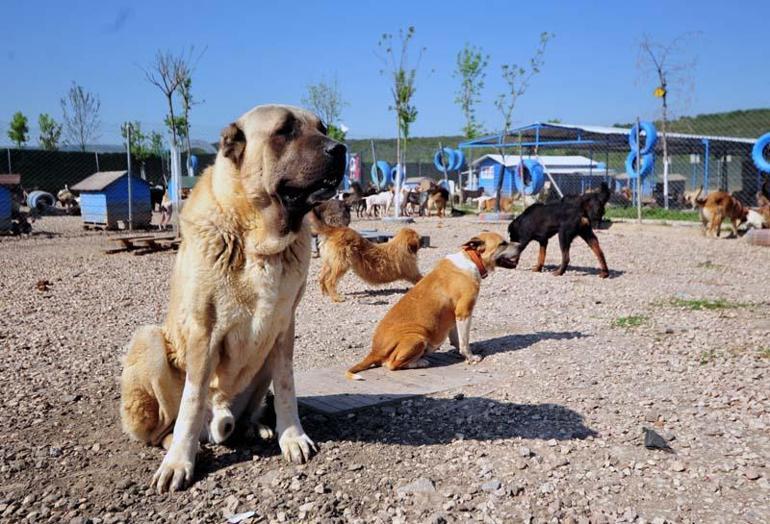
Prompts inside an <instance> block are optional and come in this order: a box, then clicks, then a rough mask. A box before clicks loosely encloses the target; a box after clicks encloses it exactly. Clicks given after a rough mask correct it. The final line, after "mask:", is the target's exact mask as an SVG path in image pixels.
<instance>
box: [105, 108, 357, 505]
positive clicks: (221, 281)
mask: <svg viewBox="0 0 770 524" xmlns="http://www.w3.org/2000/svg"><path fill="white" fill-rule="evenodd" d="M344 170H345V146H343V145H342V144H340V143H339V142H336V141H334V140H332V139H330V138H328V137H327V136H326V128H325V127H324V125H323V124H322V123H321V121H320V120H319V119H318V117H316V116H315V115H313V114H312V113H309V112H307V111H305V110H302V109H299V108H294V107H289V106H275V105H270V106H258V107H256V108H254V109H252V110H251V111H249V112H248V113H246V114H244V115H242V116H241V117H240V118H239V119H238V120H236V121H235V122H233V123H232V124H230V125H229V126H228V127H226V128H225V129H224V130H223V131H222V136H221V140H220V148H219V152H218V153H217V157H216V161H215V163H214V165H213V166H212V167H211V168H209V169H207V170H206V172H205V173H204V175H203V176H202V177H201V178H200V180H199V181H198V183H197V184H195V188H194V189H193V190H192V194H191V195H190V198H189V199H188V200H187V202H186V203H185V206H184V209H183V210H182V212H181V216H180V218H181V220H180V222H181V224H182V226H181V227H182V243H181V244H180V246H179V252H178V254H177V256H176V261H175V264H174V270H173V274H172V279H171V297H170V301H169V306H168V313H167V316H166V321H165V323H164V324H163V326H162V327H161V326H144V327H141V328H139V329H138V330H137V331H136V333H135V334H134V337H133V338H132V340H131V342H130V343H129V346H128V352H127V354H126V356H125V358H124V360H123V373H122V376H121V399H120V400H121V402H120V415H121V420H122V423H123V429H124V430H125V431H126V433H128V434H129V435H130V436H131V437H132V438H134V439H136V440H138V441H140V442H143V443H146V444H150V445H159V444H164V445H165V446H167V447H168V452H167V453H166V455H165V457H164V458H163V462H162V463H161V464H160V467H159V468H158V470H157V471H156V473H155V475H154V476H153V479H152V486H154V487H155V488H156V489H157V491H158V492H160V493H163V492H165V491H175V490H178V489H182V488H184V487H185V486H186V485H188V484H189V483H190V482H192V480H193V473H194V469H195V460H196V455H197V452H198V442H199V440H201V439H203V440H209V441H212V442H215V443H221V442H223V441H225V440H226V439H227V438H228V437H229V436H230V435H231V434H232V432H233V430H234V429H235V425H236V423H240V421H242V422H243V423H244V424H249V423H252V424H253V423H254V422H256V421H257V420H258V419H259V412H260V410H261V406H262V405H263V400H264V398H265V394H266V393H267V390H268V388H269V387H270V386H271V384H272V388H273V392H274V395H275V396H274V398H275V414H276V426H275V428H276V434H277V437H278V445H279V446H280V448H281V451H282V453H283V455H284V457H285V458H286V459H288V460H290V461H291V462H294V463H302V462H305V461H306V460H307V459H308V458H309V457H310V456H311V454H312V451H313V450H314V449H315V444H314V443H313V441H312V440H310V438H309V437H308V436H307V435H306V434H305V431H304V429H303V428H302V424H301V422H300V420H299V415H298V413H297V398H296V393H295V389H294V371H293V364H292V362H293V361H292V358H293V357H292V355H293V352H294V326H295V313H296V309H297V305H298V304H299V301H300V299H301V298H302V294H303V292H304V290H305V284H306V281H307V270H308V266H309V264H310V228H309V227H308V225H307V224H306V221H305V215H307V213H308V211H310V210H311V209H312V207H313V206H314V205H315V204H317V203H318V202H321V201H323V200H326V199H328V198H330V197H332V196H333V195H334V193H335V190H336V188H337V186H338V185H339V183H340V181H341V180H342V176H343V174H344ZM261 429H262V428H261ZM260 433H261V434H263V435H264V434H269V431H267V430H266V431H260Z"/></svg>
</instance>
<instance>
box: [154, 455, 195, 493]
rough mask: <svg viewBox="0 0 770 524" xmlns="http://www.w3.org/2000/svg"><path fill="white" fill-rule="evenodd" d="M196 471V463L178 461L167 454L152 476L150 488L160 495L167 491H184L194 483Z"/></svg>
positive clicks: (183, 460)
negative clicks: (194, 472)
mask: <svg viewBox="0 0 770 524" xmlns="http://www.w3.org/2000/svg"><path fill="white" fill-rule="evenodd" d="M194 469H195V464H194V461H192V460H185V459H181V460H177V459H175V458H174V457H173V456H172V454H171V453H167V454H166V456H165V457H164V458H163V462H162V463H161V464H160V467H159V468H158V471H156V472H155V474H154V475H153V476H152V482H150V487H151V488H154V489H155V490H156V491H157V492H158V494H159V495H160V494H163V493H165V492H167V491H179V490H182V489H184V488H185V487H187V486H188V485H189V484H190V482H192V478H193V471H194Z"/></svg>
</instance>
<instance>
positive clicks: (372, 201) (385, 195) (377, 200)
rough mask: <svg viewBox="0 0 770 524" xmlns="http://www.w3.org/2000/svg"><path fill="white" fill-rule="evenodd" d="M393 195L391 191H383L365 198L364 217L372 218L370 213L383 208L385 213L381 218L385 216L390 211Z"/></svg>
mask: <svg viewBox="0 0 770 524" xmlns="http://www.w3.org/2000/svg"><path fill="white" fill-rule="evenodd" d="M394 196H395V195H394V193H393V192H392V191H383V192H382V193H377V194H376V195H369V196H368V197H366V199H365V200H366V216H369V217H370V216H372V213H375V214H376V212H377V209H376V208H377V207H384V208H385V212H384V213H383V216H385V215H387V214H388V212H389V211H390V206H392V205H393V197H394Z"/></svg>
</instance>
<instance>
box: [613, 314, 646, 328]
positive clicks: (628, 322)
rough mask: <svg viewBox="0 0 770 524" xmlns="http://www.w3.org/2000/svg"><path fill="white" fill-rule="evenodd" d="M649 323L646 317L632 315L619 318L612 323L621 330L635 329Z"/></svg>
mask: <svg viewBox="0 0 770 524" xmlns="http://www.w3.org/2000/svg"><path fill="white" fill-rule="evenodd" d="M645 322H647V317H645V316H644V315H630V316H627V317H618V318H616V319H615V320H613V321H612V325H613V326H615V327H619V328H635V327H639V326H641V325H642V324H644V323H645Z"/></svg>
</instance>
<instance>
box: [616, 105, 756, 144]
mask: <svg viewBox="0 0 770 524" xmlns="http://www.w3.org/2000/svg"><path fill="white" fill-rule="evenodd" d="M615 125H617V126H620V127H631V126H632V125H633V124H615ZM655 125H656V126H657V127H658V129H660V121H656V122H655ZM669 130H670V131H674V132H677V133H690V134H694V135H718V136H734V137H742V138H757V137H758V136H760V135H762V134H764V133H767V132H768V131H770V109H746V110H741V111H729V112H727V113H707V114H703V115H697V116H683V117H680V118H677V119H676V120H671V121H669Z"/></svg>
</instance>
